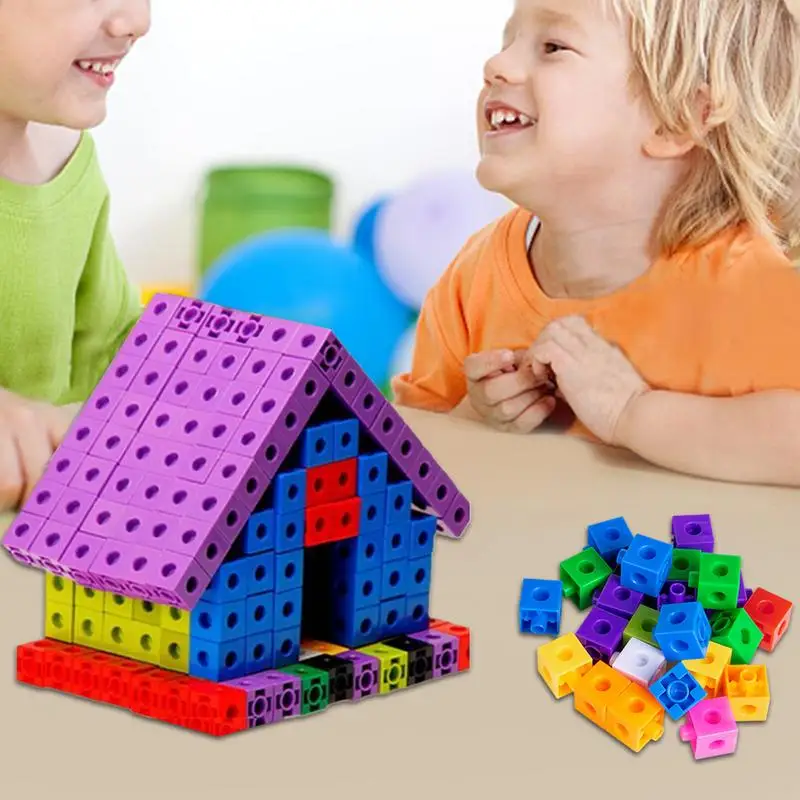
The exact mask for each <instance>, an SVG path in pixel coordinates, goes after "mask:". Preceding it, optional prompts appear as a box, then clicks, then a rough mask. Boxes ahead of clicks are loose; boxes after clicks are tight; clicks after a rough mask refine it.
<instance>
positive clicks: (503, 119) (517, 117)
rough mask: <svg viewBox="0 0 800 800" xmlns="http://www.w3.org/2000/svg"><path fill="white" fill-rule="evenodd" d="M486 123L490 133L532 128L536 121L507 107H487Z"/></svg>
mask: <svg viewBox="0 0 800 800" xmlns="http://www.w3.org/2000/svg"><path fill="white" fill-rule="evenodd" d="M486 121H487V122H488V123H489V127H490V128H491V130H492V131H496V132H497V131H514V130H518V131H521V130H525V129H526V128H533V127H534V126H535V125H536V120H535V119H533V117H530V116H529V115H528V114H524V113H523V112H521V111H517V109H515V108H511V107H509V106H497V105H494V106H487V108H486Z"/></svg>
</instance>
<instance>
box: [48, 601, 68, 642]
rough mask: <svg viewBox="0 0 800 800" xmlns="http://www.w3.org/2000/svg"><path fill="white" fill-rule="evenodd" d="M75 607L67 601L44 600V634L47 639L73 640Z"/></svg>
mask: <svg viewBox="0 0 800 800" xmlns="http://www.w3.org/2000/svg"><path fill="white" fill-rule="evenodd" d="M74 625H75V607H74V606H72V605H68V604H67V603H54V602H53V601H52V600H47V601H46V602H45V621H44V635H45V636H46V637H47V638H48V639H57V640H58V641H59V642H67V644H72V642H73V640H74Z"/></svg>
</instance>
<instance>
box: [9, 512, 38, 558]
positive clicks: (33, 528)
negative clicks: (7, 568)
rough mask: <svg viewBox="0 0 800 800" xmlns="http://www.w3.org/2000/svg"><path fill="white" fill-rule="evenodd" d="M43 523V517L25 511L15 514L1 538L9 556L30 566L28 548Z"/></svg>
mask: <svg viewBox="0 0 800 800" xmlns="http://www.w3.org/2000/svg"><path fill="white" fill-rule="evenodd" d="M44 523H45V518H44V517H37V516H34V515H32V514H29V513H27V512H25V511H22V512H21V513H19V514H17V516H16V518H15V519H14V521H13V522H12V523H11V525H10V526H9V528H8V530H7V531H6V534H5V536H4V537H3V547H5V549H6V550H7V551H8V553H9V555H11V557H12V558H13V559H15V560H16V561H19V562H20V563H21V564H32V563H33V559H32V557H31V556H30V554H29V550H30V546H31V544H32V543H33V541H34V539H36V537H37V536H38V534H39V531H40V530H41V529H42V526H43V525H44Z"/></svg>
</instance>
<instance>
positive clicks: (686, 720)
mask: <svg viewBox="0 0 800 800" xmlns="http://www.w3.org/2000/svg"><path fill="white" fill-rule="evenodd" d="M671 539H672V540H671V543H668V542H665V541H661V540H658V539H653V538H651V537H649V536H644V535H642V534H637V535H635V536H634V535H633V534H632V533H631V530H630V528H629V526H628V524H627V522H626V521H625V519H624V518H623V517H616V518H614V519H610V520H606V521H605V522H598V523H596V524H593V525H590V526H589V527H588V544H587V546H586V547H585V548H584V549H583V550H582V551H581V552H579V553H577V554H576V555H574V556H572V557H571V558H568V559H566V560H565V561H562V562H561V564H560V567H559V580H539V579H534V578H525V579H523V581H522V589H521V593H520V601H519V628H520V632H521V633H526V634H534V635H539V636H548V637H551V639H552V640H551V641H549V642H547V643H546V644H543V645H542V646H540V647H539V648H538V650H537V656H536V660H537V668H538V672H539V675H540V676H541V677H542V679H543V681H544V683H545V684H546V685H547V687H548V688H549V689H550V691H551V692H552V693H553V695H554V696H555V697H556V699H561V698H563V697H566V696H568V695H572V696H573V698H574V704H575V710H576V711H578V713H580V714H582V715H583V716H584V717H586V718H587V719H589V720H590V721H591V722H593V723H594V724H595V725H596V726H597V727H599V728H601V729H602V730H604V731H605V732H606V733H608V734H610V735H611V736H612V737H614V738H615V739H616V740H617V741H619V742H621V743H622V744H624V745H625V746H627V747H629V748H630V749H631V750H633V751H634V752H636V753H638V752H640V751H641V750H642V749H643V748H644V747H645V745H647V744H648V743H649V742H656V741H659V740H660V739H661V738H662V737H663V735H664V726H665V721H666V717H667V716H669V717H670V718H671V719H672V720H674V721H679V720H683V724H682V725H680V727H679V731H678V732H679V736H680V739H681V741H683V742H686V743H688V744H689V745H690V746H691V749H692V753H693V755H694V757H695V759H704V758H710V757H716V756H724V755H730V754H732V753H735V752H736V747H737V743H738V725H739V723H743V722H763V721H765V720H766V719H767V715H768V712H769V705H770V690H769V682H768V679H767V668H766V666H765V665H764V664H756V663H754V659H755V657H756V654H757V652H758V650H759V649H761V650H764V651H767V652H772V651H773V650H774V649H775V647H776V646H777V644H778V642H779V641H780V640H781V638H782V637H783V636H784V634H785V633H786V630H787V628H788V627H789V621H790V618H791V614H792V609H793V604H792V603H791V602H789V601H788V600H785V599H784V598H782V597H779V596H778V595H776V594H774V593H772V592H769V591H767V590H766V589H763V588H757V589H755V591H752V590H750V589H747V588H746V587H745V582H744V578H743V575H742V559H741V556H738V555H727V554H721V553H717V552H715V537H714V532H713V529H712V525H711V518H710V516H709V515H707V514H699V515H691V516H675V517H673V518H672V537H671ZM564 598H567V599H570V600H571V601H572V602H574V603H575V605H576V606H577V607H578V609H579V610H581V611H584V610H586V609H589V611H588V613H587V614H586V616H585V617H584V619H583V621H582V622H581V624H580V626H579V627H578V629H577V630H576V631H575V632H574V633H567V634H564V635H560V633H561V612H562V602H563V599H564ZM553 637H556V638H553Z"/></svg>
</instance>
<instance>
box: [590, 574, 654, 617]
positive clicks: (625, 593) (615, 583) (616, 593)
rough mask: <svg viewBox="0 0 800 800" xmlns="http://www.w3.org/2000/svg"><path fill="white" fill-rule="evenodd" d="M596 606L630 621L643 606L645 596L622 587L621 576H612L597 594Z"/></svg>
mask: <svg viewBox="0 0 800 800" xmlns="http://www.w3.org/2000/svg"><path fill="white" fill-rule="evenodd" d="M595 595H596V599H595V600H594V604H595V605H596V606H597V607H598V608H602V609H604V610H605V611H610V612H611V613H612V614H616V615H617V616H620V617H625V618H627V619H630V618H631V617H632V616H633V614H634V612H635V611H636V609H637V608H639V606H640V605H641V604H642V601H643V600H644V595H643V594H642V593H641V592H637V591H635V590H633V589H628V588H627V587H625V586H622V585H620V579H619V575H611V576H610V577H609V579H608V580H607V581H606V583H605V585H604V586H603V588H602V590H601V591H596V592H595Z"/></svg>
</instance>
